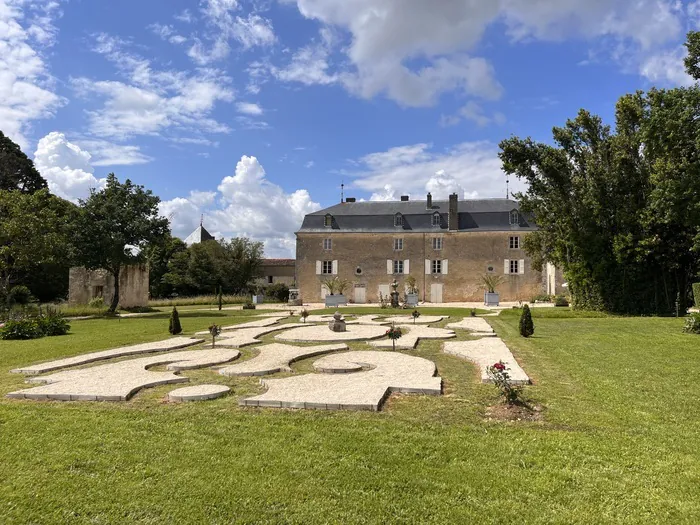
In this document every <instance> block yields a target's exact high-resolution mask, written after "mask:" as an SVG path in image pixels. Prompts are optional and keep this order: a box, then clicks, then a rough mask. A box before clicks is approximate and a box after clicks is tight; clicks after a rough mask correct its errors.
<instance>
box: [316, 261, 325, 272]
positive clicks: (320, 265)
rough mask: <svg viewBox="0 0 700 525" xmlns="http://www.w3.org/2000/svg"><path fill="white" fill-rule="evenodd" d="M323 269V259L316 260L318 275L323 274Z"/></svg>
mask: <svg viewBox="0 0 700 525" xmlns="http://www.w3.org/2000/svg"><path fill="white" fill-rule="evenodd" d="M322 271H323V263H322V262H321V261H316V275H321V272H322Z"/></svg>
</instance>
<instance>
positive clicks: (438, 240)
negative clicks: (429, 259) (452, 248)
mask: <svg viewBox="0 0 700 525" xmlns="http://www.w3.org/2000/svg"><path fill="white" fill-rule="evenodd" d="M433 250H442V237H433Z"/></svg>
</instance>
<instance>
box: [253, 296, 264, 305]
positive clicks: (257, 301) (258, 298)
mask: <svg viewBox="0 0 700 525" xmlns="http://www.w3.org/2000/svg"><path fill="white" fill-rule="evenodd" d="M263 302H265V296H264V295H254V296H253V304H263Z"/></svg>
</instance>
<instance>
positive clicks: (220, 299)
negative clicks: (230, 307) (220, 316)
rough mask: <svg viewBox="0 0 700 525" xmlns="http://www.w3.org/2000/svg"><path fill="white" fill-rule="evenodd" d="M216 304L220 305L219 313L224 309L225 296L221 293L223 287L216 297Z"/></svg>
mask: <svg viewBox="0 0 700 525" xmlns="http://www.w3.org/2000/svg"><path fill="white" fill-rule="evenodd" d="M216 302H217V304H218V305H219V311H221V309H222V308H223V307H224V296H223V294H222V293H221V286H219V293H218V294H217V296H216Z"/></svg>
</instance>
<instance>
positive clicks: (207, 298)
mask: <svg viewBox="0 0 700 525" xmlns="http://www.w3.org/2000/svg"><path fill="white" fill-rule="evenodd" d="M221 301H222V302H223V304H245V303H248V302H250V301H252V298H251V296H250V295H223V296H222V297H221ZM218 304H219V298H218V297H217V296H216V295H197V296H194V297H175V298H172V299H151V300H150V301H148V306H152V307H158V306H193V305H218Z"/></svg>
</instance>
